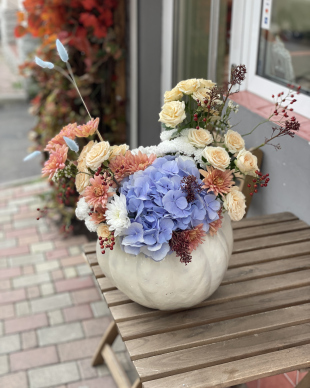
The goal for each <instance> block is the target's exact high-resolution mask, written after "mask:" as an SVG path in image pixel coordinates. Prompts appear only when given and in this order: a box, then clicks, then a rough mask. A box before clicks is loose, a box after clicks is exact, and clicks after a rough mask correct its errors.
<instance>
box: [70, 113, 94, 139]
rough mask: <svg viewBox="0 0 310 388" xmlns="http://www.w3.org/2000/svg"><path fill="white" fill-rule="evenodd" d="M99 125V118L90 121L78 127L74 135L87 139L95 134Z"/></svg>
mask: <svg viewBox="0 0 310 388" xmlns="http://www.w3.org/2000/svg"><path fill="white" fill-rule="evenodd" d="M98 125H99V118H98V117H97V118H96V119H91V120H89V121H88V122H87V123H86V124H84V125H79V126H78V127H77V128H76V131H75V134H76V136H77V137H88V136H91V135H93V134H94V133H95V132H96V129H97V128H98Z"/></svg>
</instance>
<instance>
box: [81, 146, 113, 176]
mask: <svg viewBox="0 0 310 388" xmlns="http://www.w3.org/2000/svg"><path fill="white" fill-rule="evenodd" d="M109 156H110V144H109V142H108V141H101V142H100V143H97V144H95V145H94V146H93V147H92V148H91V150H90V151H89V152H88V153H87V155H86V166H87V167H89V168H91V169H92V170H97V168H98V167H99V166H100V165H101V163H103V162H104V161H105V160H107V159H109Z"/></svg>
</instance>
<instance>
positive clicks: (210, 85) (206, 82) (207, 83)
mask: <svg viewBox="0 0 310 388" xmlns="http://www.w3.org/2000/svg"><path fill="white" fill-rule="evenodd" d="M198 81H199V83H200V86H203V87H204V88H208V89H212V88H213V87H214V86H215V85H216V84H215V83H214V82H212V81H211V80H209V79H203V78H200V79H199V80H198Z"/></svg>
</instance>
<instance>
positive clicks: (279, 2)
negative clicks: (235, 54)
mask: <svg viewBox="0 0 310 388" xmlns="http://www.w3.org/2000/svg"><path fill="white" fill-rule="evenodd" d="M266 3H271V12H270V23H269V25H268V23H266V24H267V27H265V28H261V30H260V44H259V52H258V62H257V74H258V75H260V76H262V77H264V78H267V79H270V80H272V81H275V82H277V83H280V84H283V85H287V84H288V83H289V84H294V85H300V86H301V92H302V93H305V94H308V95H310V0H294V1H292V0H273V1H272V2H271V1H269V2H267V1H263V5H262V18H264V17H265V15H266ZM267 6H268V4H267ZM267 15H268V12H267ZM262 23H263V20H262Z"/></svg>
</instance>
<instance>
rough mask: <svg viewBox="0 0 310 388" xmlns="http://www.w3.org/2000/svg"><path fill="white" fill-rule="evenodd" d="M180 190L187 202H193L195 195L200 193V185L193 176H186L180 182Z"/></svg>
mask: <svg viewBox="0 0 310 388" xmlns="http://www.w3.org/2000/svg"><path fill="white" fill-rule="evenodd" d="M181 190H182V191H183V193H186V200H187V202H193V201H194V200H195V195H196V194H200V193H201V192H202V183H199V182H198V180H197V178H196V177H195V176H194V175H188V176H185V177H184V178H183V179H182V180H181Z"/></svg>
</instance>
